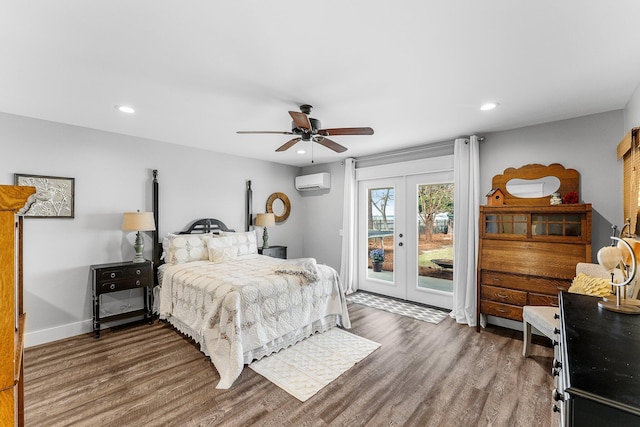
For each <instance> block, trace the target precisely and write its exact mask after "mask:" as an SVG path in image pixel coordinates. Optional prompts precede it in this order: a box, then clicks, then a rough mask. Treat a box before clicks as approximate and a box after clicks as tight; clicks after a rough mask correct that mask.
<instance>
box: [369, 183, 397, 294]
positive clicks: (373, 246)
mask: <svg viewBox="0 0 640 427" xmlns="http://www.w3.org/2000/svg"><path fill="white" fill-rule="evenodd" d="M394 194H395V189H394V188H393V187H383V188H370V189H369V190H368V198H369V201H368V203H367V205H368V210H367V223H368V225H367V238H368V244H369V248H368V249H369V261H368V262H369V265H368V268H367V277H368V278H370V279H379V280H385V281H388V282H393V268H394V262H393V249H394V242H393V232H394V226H395V206H394Z"/></svg>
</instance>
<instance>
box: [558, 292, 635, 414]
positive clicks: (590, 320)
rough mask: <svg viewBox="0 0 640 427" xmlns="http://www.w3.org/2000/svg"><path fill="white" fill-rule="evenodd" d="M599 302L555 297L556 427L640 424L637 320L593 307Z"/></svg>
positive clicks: (582, 297) (570, 296)
mask: <svg viewBox="0 0 640 427" xmlns="http://www.w3.org/2000/svg"><path fill="white" fill-rule="evenodd" d="M598 301H599V298H597V297H592V296H586V295H577V294H571V293H566V292H563V293H562V294H561V295H560V303H561V306H560V343H559V344H560V349H559V351H558V354H559V356H558V357H559V360H557V361H556V362H555V363H554V374H556V390H554V392H553V398H554V399H555V400H556V403H555V405H556V409H555V410H556V412H560V414H561V417H562V418H561V425H563V426H564V425H567V426H593V427H598V426H616V427H623V426H638V425H640V381H639V380H638V378H640V358H639V357H638V355H640V335H639V334H638V331H640V316H638V315H630V314H622V313H615V312H612V311H608V310H605V309H602V308H599V307H598Z"/></svg>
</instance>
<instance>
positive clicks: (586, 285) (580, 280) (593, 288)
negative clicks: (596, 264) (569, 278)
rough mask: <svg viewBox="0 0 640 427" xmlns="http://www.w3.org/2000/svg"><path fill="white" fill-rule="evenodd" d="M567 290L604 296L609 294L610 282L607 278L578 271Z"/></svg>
mask: <svg viewBox="0 0 640 427" xmlns="http://www.w3.org/2000/svg"><path fill="white" fill-rule="evenodd" d="M569 292H573V293H575V294H583V295H594V296H599V297H606V296H610V295H611V284H610V283H609V280H607V279H603V278H601V277H592V276H587V275H586V274H584V273H580V274H578V275H577V276H576V277H574V279H573V283H572V284H571V287H570V288H569Z"/></svg>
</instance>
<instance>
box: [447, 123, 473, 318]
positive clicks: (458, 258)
mask: <svg viewBox="0 0 640 427" xmlns="http://www.w3.org/2000/svg"><path fill="white" fill-rule="evenodd" d="M453 158H454V160H453V161H454V167H453V182H454V191H455V193H454V198H453V206H454V207H455V223H454V227H455V232H454V237H453V251H454V253H453V259H454V263H453V310H452V311H451V313H450V315H451V317H453V318H454V319H455V320H456V322H458V323H466V324H468V325H469V326H476V310H477V301H476V276H477V268H476V266H477V260H478V234H479V229H478V216H479V210H480V182H479V181H480V171H479V156H478V137H477V136H475V135H473V136H471V137H470V138H469V139H462V138H460V139H456V140H455V142H454V150H453Z"/></svg>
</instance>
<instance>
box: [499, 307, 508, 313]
mask: <svg viewBox="0 0 640 427" xmlns="http://www.w3.org/2000/svg"><path fill="white" fill-rule="evenodd" d="M498 311H499V312H500V313H506V312H507V310H505V309H504V308H499V309H498Z"/></svg>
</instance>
